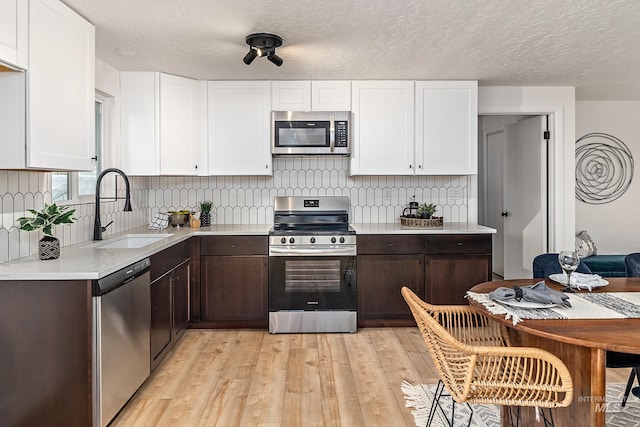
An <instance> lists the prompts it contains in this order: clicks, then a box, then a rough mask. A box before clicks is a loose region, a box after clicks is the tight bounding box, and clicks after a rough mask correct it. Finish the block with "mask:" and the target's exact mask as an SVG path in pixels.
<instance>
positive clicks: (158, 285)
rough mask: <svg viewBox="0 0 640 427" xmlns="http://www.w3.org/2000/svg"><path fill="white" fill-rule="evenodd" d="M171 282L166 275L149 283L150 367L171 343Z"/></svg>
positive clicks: (168, 275)
mask: <svg viewBox="0 0 640 427" xmlns="http://www.w3.org/2000/svg"><path fill="white" fill-rule="evenodd" d="M171 281H172V275H171V274H167V275H165V276H162V277H161V278H160V279H158V280H156V281H155V282H153V283H151V366H152V367H154V366H155V365H156V364H157V361H159V356H160V354H161V353H162V350H164V349H165V347H167V346H168V345H169V344H170V343H171Z"/></svg>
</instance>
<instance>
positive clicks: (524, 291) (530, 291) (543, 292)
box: [489, 280, 571, 307]
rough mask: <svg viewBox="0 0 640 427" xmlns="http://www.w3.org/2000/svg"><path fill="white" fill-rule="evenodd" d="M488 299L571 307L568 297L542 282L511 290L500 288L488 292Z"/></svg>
mask: <svg viewBox="0 0 640 427" xmlns="http://www.w3.org/2000/svg"><path fill="white" fill-rule="evenodd" d="M489 298H491V299H492V300H494V301H509V300H516V301H521V300H524V301H529V302H537V303H541V304H559V305H562V306H564V307H571V303H570V302H569V296H568V295H567V294H565V293H563V292H559V291H556V290H554V289H551V288H550V287H548V286H547V284H546V283H545V282H544V280H542V281H540V282H538V283H536V284H535V285H531V286H522V287H520V286H517V285H515V286H514V287H513V288H505V287H500V288H498V289H496V290H495V291H492V292H489Z"/></svg>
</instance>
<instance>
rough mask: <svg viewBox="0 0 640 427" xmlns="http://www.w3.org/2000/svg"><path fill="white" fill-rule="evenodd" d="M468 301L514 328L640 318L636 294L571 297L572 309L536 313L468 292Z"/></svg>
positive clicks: (537, 309)
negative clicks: (539, 323) (537, 322)
mask: <svg viewBox="0 0 640 427" xmlns="http://www.w3.org/2000/svg"><path fill="white" fill-rule="evenodd" d="M467 298H471V299H472V300H474V301H477V302H479V303H480V304H482V305H483V306H485V308H486V309H487V310H488V311H489V312H490V313H492V314H504V315H505V319H506V320H509V319H511V321H512V322H513V324H514V325H516V324H518V323H519V322H521V321H522V320H525V319H531V320H533V319H624V318H640V293H636V292H615V293H614V292H611V293H609V292H603V293H591V294H581V295H578V294H570V295H569V302H571V307H561V306H555V307H552V308H533V309H524V308H516V307H507V306H505V305H503V304H500V303H498V302H496V301H494V300H492V299H491V298H489V294H479V293H476V292H467Z"/></svg>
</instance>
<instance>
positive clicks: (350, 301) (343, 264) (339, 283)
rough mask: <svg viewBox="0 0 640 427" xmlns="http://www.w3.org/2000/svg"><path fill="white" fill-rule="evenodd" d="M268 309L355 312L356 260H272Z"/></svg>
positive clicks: (314, 258)
mask: <svg viewBox="0 0 640 427" xmlns="http://www.w3.org/2000/svg"><path fill="white" fill-rule="evenodd" d="M269 262H270V265H269V276H270V277H269V309H270V310H271V311H277V310H355V308H356V299H355V296H356V257H327V256H319V257H307V256H305V257H271V258H270V261H269Z"/></svg>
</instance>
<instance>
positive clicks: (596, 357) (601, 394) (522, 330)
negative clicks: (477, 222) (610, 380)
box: [468, 278, 640, 426]
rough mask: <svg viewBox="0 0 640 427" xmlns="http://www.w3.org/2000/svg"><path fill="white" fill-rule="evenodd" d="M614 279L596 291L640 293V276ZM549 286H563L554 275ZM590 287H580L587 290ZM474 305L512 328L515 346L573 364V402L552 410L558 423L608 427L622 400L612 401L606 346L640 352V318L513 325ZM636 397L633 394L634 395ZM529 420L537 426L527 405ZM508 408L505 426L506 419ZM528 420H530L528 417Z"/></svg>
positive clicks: (509, 283) (484, 288)
mask: <svg viewBox="0 0 640 427" xmlns="http://www.w3.org/2000/svg"><path fill="white" fill-rule="evenodd" d="M540 280H541V279H518V280H500V281H492V282H485V283H481V284H479V285H476V286H474V287H473V288H472V289H470V291H472V292H476V293H488V292H491V291H493V290H494V289H497V288H499V287H507V288H512V287H513V286H514V285H518V286H528V285H532V284H535V283H537V282H538V281H540ZM606 280H607V281H609V284H608V285H607V286H604V287H600V288H596V289H594V290H593V291H592V292H640V278H606ZM546 283H547V285H548V286H549V287H551V288H553V289H557V290H560V289H562V288H563V286H562V285H559V284H557V283H555V282H553V281H551V280H548V279H547V280H546ZM588 292H589V291H587V290H580V291H578V295H580V294H581V293H588ZM468 301H469V304H470V305H471V307H473V308H474V309H475V310H478V311H479V312H482V313H483V314H485V315H487V316H489V317H491V318H492V319H494V320H495V321H497V322H500V323H502V324H504V325H505V326H507V327H508V329H507V330H508V331H509V335H510V338H511V341H512V344H513V345H517V346H526V347H537V348H543V349H545V350H548V351H550V352H551V353H553V354H555V355H556V356H558V357H559V358H560V359H561V360H562V361H563V362H564V363H565V364H566V365H567V368H569V371H570V372H571V378H572V380H573V386H574V394H573V402H572V403H571V405H570V406H568V407H566V408H556V409H554V410H553V412H554V413H553V415H554V421H555V425H556V426H604V425H605V414H606V410H607V408H608V407H609V408H613V406H612V405H617V408H619V405H620V402H607V401H606V399H605V396H606V355H607V350H612V351H620V352H625V353H634V354H640V318H637V319H544V320H522V321H521V322H519V323H518V324H517V325H513V322H512V320H511V319H509V320H506V319H505V315H504V314H492V313H491V312H489V311H488V310H487V309H486V308H485V306H484V305H482V304H481V303H479V302H477V301H475V300H472V299H471V298H469V299H468ZM630 398H631V399H634V397H633V396H631V397H630ZM523 411H524V412H523V413H522V416H523V417H524V421H525V423H524V425H538V424H537V423H536V424H533V423H530V422H529V421H535V415H534V412H533V410H530V411H528V410H525V408H523ZM505 416H506V410H503V425H504V421H506V418H505ZM527 420H529V421H527Z"/></svg>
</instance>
